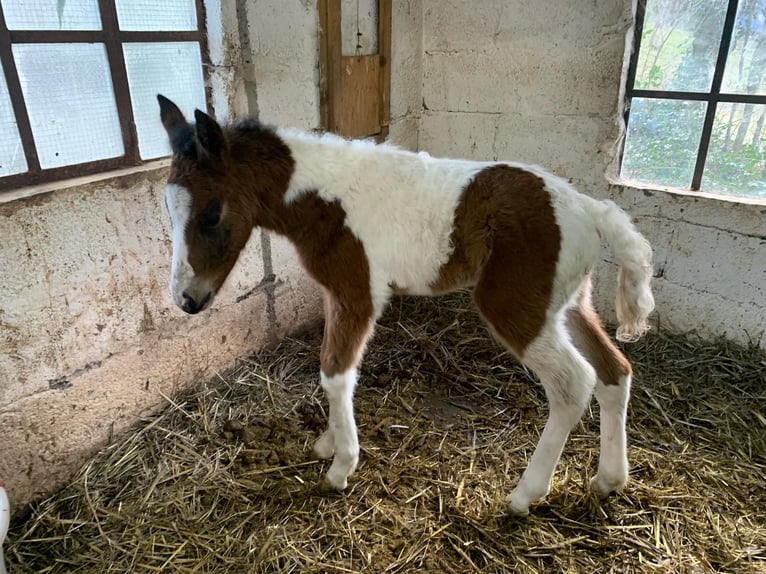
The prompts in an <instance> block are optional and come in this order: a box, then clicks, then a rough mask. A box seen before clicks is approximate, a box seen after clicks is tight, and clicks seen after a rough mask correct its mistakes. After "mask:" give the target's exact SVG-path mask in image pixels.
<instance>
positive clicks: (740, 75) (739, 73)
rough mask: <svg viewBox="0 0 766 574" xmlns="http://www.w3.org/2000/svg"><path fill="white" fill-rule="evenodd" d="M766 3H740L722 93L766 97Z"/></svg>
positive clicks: (743, 0)
mask: <svg viewBox="0 0 766 574" xmlns="http://www.w3.org/2000/svg"><path fill="white" fill-rule="evenodd" d="M764 72H766V2H764V0H741V1H740V3H739V7H738V8H737V19H736V21H735V24H734V33H733V34H732V38H731V47H730V48H729V58H728V60H727V61H726V70H725V71H724V74H723V85H722V87H721V91H722V92H724V93H734V94H760V95H766V73H764Z"/></svg>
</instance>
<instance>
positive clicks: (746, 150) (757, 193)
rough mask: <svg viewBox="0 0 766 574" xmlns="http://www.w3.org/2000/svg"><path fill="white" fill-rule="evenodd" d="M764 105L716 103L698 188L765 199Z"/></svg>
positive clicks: (765, 116) (765, 136) (765, 113)
mask: <svg viewBox="0 0 766 574" xmlns="http://www.w3.org/2000/svg"><path fill="white" fill-rule="evenodd" d="M765 123H766V106H763V105H756V104H725V103H720V104H718V108H716V114H715V123H714V124H713V134H712V136H711V138H710V148H709V149H708V154H707V161H706V162H705V173H704V174H703V177H702V191H710V192H712V193H721V194H725V195H738V196H741V197H757V198H764V199H766V125H764V124H765Z"/></svg>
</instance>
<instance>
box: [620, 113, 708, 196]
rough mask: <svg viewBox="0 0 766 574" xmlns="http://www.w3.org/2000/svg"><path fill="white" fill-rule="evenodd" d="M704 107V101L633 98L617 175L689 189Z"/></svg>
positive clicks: (633, 179) (703, 116)
mask: <svg viewBox="0 0 766 574" xmlns="http://www.w3.org/2000/svg"><path fill="white" fill-rule="evenodd" d="M706 108H707V104H706V103H705V102H690V101H682V100H655V99H646V98H633V101H632V103H631V106H630V121H629V123H628V133H627V135H626V139H625V153H624V155H623V160H622V169H621V172H620V175H621V176H622V177H623V178H625V179H629V180H632V181H639V182H645V183H652V184H655V185H663V186H669V187H682V188H688V187H689V186H690V185H691V181H692V174H693V173H694V165H695V163H696V160H697V150H698V148H699V143H700V135H701V134H702V122H703V120H704V118H705V110H706Z"/></svg>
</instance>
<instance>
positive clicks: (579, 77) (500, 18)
mask: <svg viewBox="0 0 766 574" xmlns="http://www.w3.org/2000/svg"><path fill="white" fill-rule="evenodd" d="M632 4H633V2H632V0H590V1H588V2H581V1H579V0H564V1H557V2H554V1H543V2H529V1H528V0H482V1H480V2H461V1H460V0H423V63H422V66H423V88H422V89H423V111H422V116H421V119H420V126H419V140H418V141H419V148H420V149H423V150H427V151H428V152H430V153H431V154H433V155H443V156H457V157H467V158H474V159H481V160H487V159H499V160H511V161H520V162H527V163H532V164H538V165H541V166H543V167H545V168H546V169H548V170H550V171H552V172H554V173H556V174H558V175H560V176H562V177H565V178H568V179H569V180H570V181H571V182H572V183H573V184H574V185H575V186H576V187H578V188H579V189H580V190H581V191H583V192H585V193H588V194H591V195H593V196H596V197H602V198H607V197H608V198H612V199H614V200H615V201H616V202H617V203H618V204H619V205H621V206H623V207H625V208H627V209H628V210H630V212H631V214H632V215H633V216H634V217H635V219H636V221H637V225H638V227H639V228H640V229H641V231H642V232H643V233H645V234H646V236H647V237H648V238H649V240H650V241H651V242H652V244H653V246H654V248H655V252H656V256H655V261H656V268H657V271H656V274H657V278H656V280H655V282H654V289H655V295H656V299H657V312H656V314H655V319H656V320H659V321H660V322H661V324H662V325H663V326H664V327H667V328H671V329H677V330H683V331H687V330H695V331H697V332H699V333H700V334H701V335H703V336H705V337H715V336H718V335H722V334H725V335H726V336H727V337H730V338H732V339H735V340H738V341H742V342H747V341H749V340H760V341H761V345H762V346H763V347H764V348H766V335H764V330H765V329H766V205H763V204H762V202H761V204H747V203H741V202H739V203H738V202H731V201H726V200H721V199H712V198H709V197H706V196H704V194H680V193H673V192H666V191H657V190H645V189H636V188H633V187H628V186H624V185H621V184H620V182H619V181H617V179H616V177H615V174H614V167H613V164H614V156H615V153H616V152H617V146H616V142H617V141H618V139H619V137H620V126H619V122H618V117H619V115H620V110H619V109H618V108H619V105H618V104H619V99H620V87H621V82H622V81H623V80H622V78H621V76H622V74H623V72H624V63H625V54H626V41H627V40H628V39H629V38H630V27H631V25H632V14H633V6H632ZM604 257H605V263H604V265H602V266H601V267H600V269H599V270H598V277H597V280H596V294H595V298H594V299H595V302H596V304H597V306H598V308H599V309H600V311H601V312H602V314H603V316H604V317H605V318H606V319H608V320H615V314H614V286H615V285H614V284H615V269H614V268H613V267H612V266H611V265H610V264H609V263H608V260H609V256H608V253H607V252H604Z"/></svg>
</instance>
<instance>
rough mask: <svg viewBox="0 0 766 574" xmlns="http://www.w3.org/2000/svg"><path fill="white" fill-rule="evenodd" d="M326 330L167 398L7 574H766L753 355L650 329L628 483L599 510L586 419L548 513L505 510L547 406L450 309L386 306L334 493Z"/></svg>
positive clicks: (32, 517)
mask: <svg viewBox="0 0 766 574" xmlns="http://www.w3.org/2000/svg"><path fill="white" fill-rule="evenodd" d="M320 340H321V332H320V331H319V330H318V329H317V330H313V331H310V332H307V333H305V334H303V335H301V336H299V337H295V338H291V339H287V340H284V341H282V342H281V343H280V345H279V346H278V347H277V348H275V349H271V350H267V351H264V352H261V353H258V354H257V355H255V356H253V357H250V358H248V359H246V360H242V361H241V362H240V363H239V364H238V366H237V367H236V368H235V369H233V370H232V371H230V372H227V373H222V374H221V375H220V376H219V377H217V378H216V380H213V381H206V382H201V383H200V384H199V385H198V386H197V388H196V389H194V390H193V391H191V392H187V393H185V394H182V395H180V396H175V397H172V398H169V407H168V408H167V409H166V410H165V411H164V412H163V413H162V414H160V415H159V416H156V417H154V418H152V419H150V420H147V421H144V422H142V423H141V424H139V425H137V426H136V427H135V428H134V429H133V430H132V431H131V432H129V433H127V434H126V435H125V436H123V437H121V440H120V441H119V442H114V443H113V444H110V445H109V446H107V447H106V448H104V449H103V451H102V452H100V453H99V454H98V455H97V456H95V457H94V458H93V459H92V460H91V461H90V462H88V463H87V464H86V465H85V466H84V467H83V469H82V470H81V472H80V473H79V474H78V476H77V477H75V479H74V480H73V482H72V484H71V485H70V486H68V487H67V488H65V489H63V490H62V491H61V492H60V493H58V494H57V495H55V496H53V497H52V498H50V499H48V500H45V501H43V502H41V503H38V504H36V505H35V506H34V507H33V509H32V510H31V512H30V513H29V515H28V516H27V517H26V518H25V519H24V520H22V521H18V522H16V523H15V524H14V525H13V527H12V531H11V534H10V540H9V542H7V543H6V557H7V560H8V562H9V570H10V571H11V572H15V573H21V572H51V573H53V572H92V573H96V572H98V573H107V572H141V573H143V572H147V573H149V572H183V573H192V572H199V573H203V572H227V573H231V574H234V573H240V572H242V573H246V572H247V573H249V572H253V573H257V572H390V573H394V572H445V573H452V572H455V573H458V572H460V573H463V572H559V571H566V572H583V573H595V572H620V573H622V572H681V573H684V572H689V573H697V572H718V571H721V572H766V484H765V483H764V470H765V469H766V417H764V413H766V408H764V407H765V406H766V357H764V354H763V353H762V352H760V351H759V350H758V348H757V346H756V345H752V346H750V347H741V346H736V345H733V344H731V343H726V342H722V341H719V342H716V343H705V342H701V341H699V340H697V339H695V338H694V337H690V336H680V335H671V334H668V333H665V332H662V331H660V332H656V331H653V332H652V333H650V334H649V335H648V336H647V337H646V338H645V339H643V340H642V341H640V342H638V343H635V344H632V345H627V346H626V352H627V354H628V356H629V358H630V360H631V361H632V363H633V365H634V368H635V372H636V374H635V382H634V390H633V400H632V403H631V409H630V413H629V416H630V419H629V441H630V451H629V456H630V461H631V466H632V470H631V482H630V484H629V486H628V487H627V489H626V491H625V492H624V493H622V494H620V495H617V496H612V497H610V498H609V499H606V500H603V501H602V500H599V499H598V498H597V497H596V496H595V495H593V494H592V493H591V492H590V491H589V490H588V489H587V487H586V485H587V481H588V479H589V478H590V477H591V476H592V475H593V474H594V472H595V468H596V465H597V456H598V422H597V421H598V419H597V409H598V407H597V405H596V403H595V402H594V403H593V405H592V409H593V412H589V413H587V414H586V416H585V418H584V419H583V422H582V423H580V424H579V425H578V426H577V427H576V428H575V430H574V431H573V433H572V437H571V439H570V441H569V443H568V445H567V447H566V449H565V452H564V456H563V458H562V460H561V463H560V465H559V467H558V469H557V472H556V475H555V478H554V484H553V488H552V491H551V494H550V495H549V497H548V499H547V500H546V502H544V503H541V504H539V505H537V506H535V507H533V508H532V514H531V515H530V516H529V517H527V518H521V519H520V518H514V517H511V516H508V515H507V514H506V513H505V512H504V509H503V501H504V498H505V496H506V495H507V494H508V493H510V491H511V489H512V487H513V484H514V481H515V480H516V479H517V477H518V473H519V472H520V471H521V470H523V469H524V467H525V466H526V462H527V460H528V457H529V456H530V455H531V453H532V450H533V448H534V446H535V444H536V442H537V439H538V437H539V432H540V430H541V428H542V425H543V423H544V420H545V414H546V407H545V400H544V395H543V392H542V389H541V388H540V387H539V386H538V385H537V384H535V383H534V382H533V381H532V379H531V378H530V376H529V374H528V373H527V372H525V371H524V370H523V368H521V367H519V366H518V365H517V364H516V363H515V362H514V361H513V360H512V359H511V357H510V356H509V355H508V353H506V352H504V351H503V349H501V348H500V346H499V345H497V344H496V343H494V342H492V341H491V340H490V338H489V336H488V335H487V333H486V330H485V328H484V327H483V325H482V324H481V323H480V321H479V320H478V319H477V317H476V315H475V313H474V312H473V310H472V309H471V305H470V298H469V297H468V296H467V295H466V294H457V295H452V296H447V297H442V298H438V299H422V298H421V299H410V298H402V299H397V300H396V301H395V303H394V304H393V305H392V307H391V309H390V310H389V312H388V313H387V314H386V316H385V317H384V319H383V320H382V321H381V323H380V326H379V328H378V329H377V331H376V335H375V338H374V339H373V341H372V342H371V344H370V346H369V350H368V354H367V357H366V360H365V363H364V367H363V369H362V372H361V377H360V386H359V389H358V391H357V395H356V406H357V422H358V425H359V436H360V444H361V447H362V454H361V461H360V466H359V469H358V470H357V472H356V474H355V475H354V476H353V477H352V478H351V480H350V483H349V490H348V491H347V492H346V493H344V494H343V495H336V496H329V497H327V496H320V495H319V494H318V493H317V492H316V490H315V485H316V483H317V482H318V481H319V479H320V477H321V476H322V474H323V471H324V470H326V468H327V465H328V463H327V462H316V461H311V460H309V456H308V453H309V452H310V449H311V446H312V443H313V441H314V440H315V439H316V438H317V437H318V436H319V433H320V432H321V430H322V429H323V427H324V424H325V420H326V414H325V410H324V409H325V402H324V401H323V398H322V395H321V391H320V390H319V389H318V388H317V387H318V385H317V378H318V377H317V369H318V358H317V354H318V346H319V343H320Z"/></svg>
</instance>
